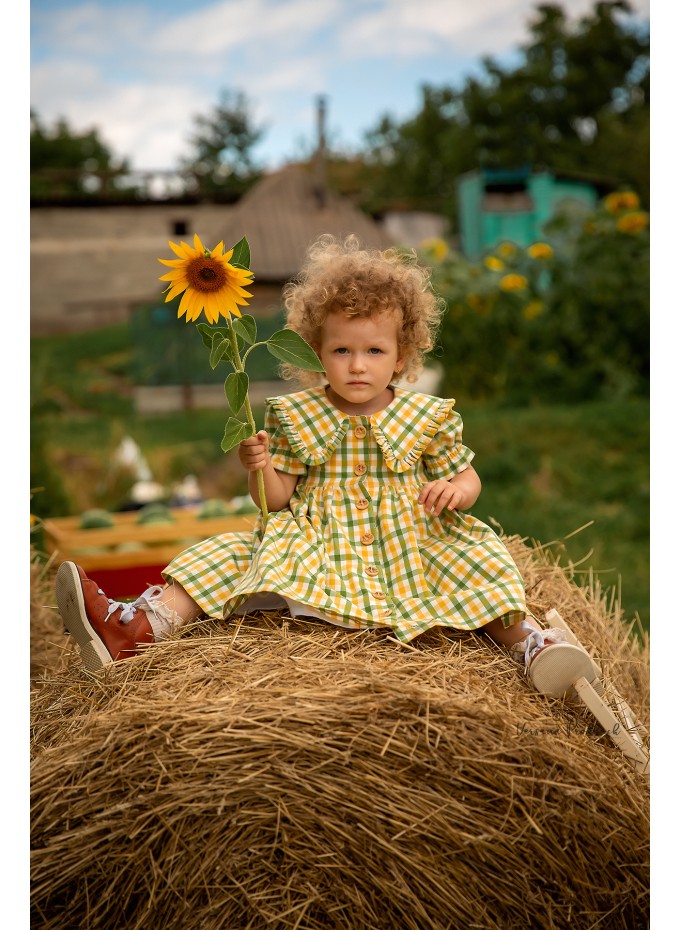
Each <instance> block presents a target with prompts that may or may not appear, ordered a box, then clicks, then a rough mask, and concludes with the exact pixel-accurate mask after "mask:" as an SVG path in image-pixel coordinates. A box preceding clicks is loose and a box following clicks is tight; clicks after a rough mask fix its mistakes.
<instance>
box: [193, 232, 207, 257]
mask: <svg viewBox="0 0 680 930" xmlns="http://www.w3.org/2000/svg"><path fill="white" fill-rule="evenodd" d="M194 251H195V252H199V253H200V254H201V255H203V253H204V252H205V249H204V248H203V243H202V242H201V240H200V239H199V238H198V233H194Z"/></svg>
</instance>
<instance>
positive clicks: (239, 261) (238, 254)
mask: <svg viewBox="0 0 680 930" xmlns="http://www.w3.org/2000/svg"><path fill="white" fill-rule="evenodd" d="M227 251H228V250H227ZM229 264H230V265H235V266H236V267H237V268H245V269H246V270H248V271H250V245H249V244H248V240H247V239H246V237H245V236H244V237H243V239H239V241H238V242H237V243H236V245H235V246H234V254H233V255H232V256H231V258H230V259H229Z"/></svg>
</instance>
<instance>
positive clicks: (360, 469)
mask: <svg viewBox="0 0 680 930" xmlns="http://www.w3.org/2000/svg"><path fill="white" fill-rule="evenodd" d="M366 432H367V430H366V427H365V426H355V427H354V435H355V436H356V437H357V439H363V438H364V436H365V435H366ZM354 474H355V475H365V474H366V464H365V463H364V462H357V464H356V465H355V466H354ZM355 503H356V508H357V510H367V509H368V505H369V502H368V500H367V499H366V498H365V497H359V498H358V499H357V500H356V502H355ZM360 538H361V542H362V543H363V545H364V546H370V545H371V543H372V542H373V541H374V540H375V536H374V535H373V533H370V532H366V533H362V534H361V537H360ZM366 574H367V575H368V577H369V578H377V577H378V575H379V574H380V569H379V568H378V567H377V566H375V565H367V566H366ZM372 594H373V597H374V598H375V599H376V600H377V601H384V600H386V599H387V595H386V594H385V592H384V591H380V590H379V589H378V590H375V591H373V592H372ZM383 612H384V613H390V609H389V607H386V608H384V611H383Z"/></svg>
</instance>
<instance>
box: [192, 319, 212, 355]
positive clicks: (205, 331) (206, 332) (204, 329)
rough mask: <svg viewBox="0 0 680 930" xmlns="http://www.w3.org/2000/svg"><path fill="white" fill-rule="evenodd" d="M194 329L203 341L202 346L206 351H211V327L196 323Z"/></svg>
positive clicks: (206, 324)
mask: <svg viewBox="0 0 680 930" xmlns="http://www.w3.org/2000/svg"><path fill="white" fill-rule="evenodd" d="M196 329H197V330H198V331H199V333H200V334H201V339H202V340H203V345H204V346H206V347H207V348H208V349H212V342H213V335H214V333H215V330H214V329H213V327H212V326H209V325H208V323H197V324H196Z"/></svg>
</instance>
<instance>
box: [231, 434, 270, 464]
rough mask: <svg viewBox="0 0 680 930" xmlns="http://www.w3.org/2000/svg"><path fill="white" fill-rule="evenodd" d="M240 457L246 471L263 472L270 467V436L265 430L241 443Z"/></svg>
mask: <svg viewBox="0 0 680 930" xmlns="http://www.w3.org/2000/svg"><path fill="white" fill-rule="evenodd" d="M238 457H239V459H240V461H241V465H243V467H244V468H245V470H246V471H262V469H263V468H266V467H267V465H269V462H270V456H269V436H268V435H267V434H266V433H265V431H264V430H263V429H261V430H260V432H259V433H256V434H255V435H254V436H251V437H250V439H244V440H243V442H241V443H239V447H238Z"/></svg>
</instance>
